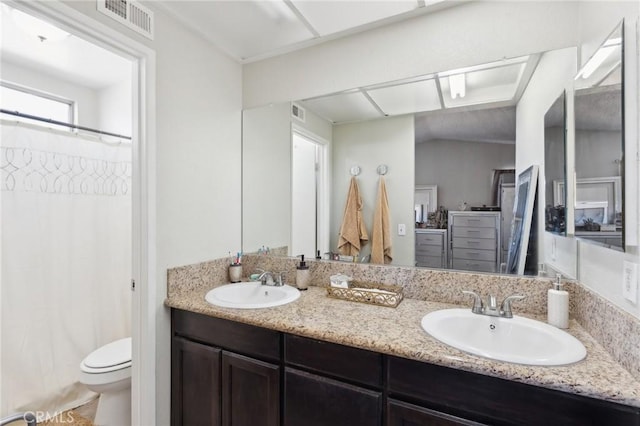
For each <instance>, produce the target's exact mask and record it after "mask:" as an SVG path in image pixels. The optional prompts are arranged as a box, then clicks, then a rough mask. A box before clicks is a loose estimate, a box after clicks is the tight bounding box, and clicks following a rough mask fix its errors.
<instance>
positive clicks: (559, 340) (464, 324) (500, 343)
mask: <svg viewBox="0 0 640 426" xmlns="http://www.w3.org/2000/svg"><path fill="white" fill-rule="evenodd" d="M422 328H423V329H424V330H425V331H426V332H427V333H429V334H430V335H431V336H433V337H435V338H436V339H438V340H440V341H441V342H443V343H446V344H447V345H450V346H453V347H454V348H457V349H460V350H462V351H465V352H469V353H471V354H474V355H479V356H483V357H486V358H491V359H495V360H500V361H506V362H512V363H516V364H527V365H564V364H571V363H574V362H578V361H580V360H581V359H583V358H584V357H585V356H586V355H587V350H586V349H585V347H584V345H583V344H582V343H580V341H579V340H578V339H576V338H575V337H573V336H572V335H570V334H569V333H566V332H564V331H562V330H560V329H558V328H556V327H553V326H551V325H549V324H546V323H543V322H540V321H535V320H532V319H529V318H523V317H519V316H514V317H513V318H498V317H490V316H487V315H478V314H474V313H473V312H471V309H443V310H440V311H435V312H431V313H429V314H427V315H425V316H424V317H423V318H422Z"/></svg>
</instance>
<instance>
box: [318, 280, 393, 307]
mask: <svg viewBox="0 0 640 426" xmlns="http://www.w3.org/2000/svg"><path fill="white" fill-rule="evenodd" d="M327 295H328V296H329V297H333V298H336V299H342V300H348V301H350V302H360V303H368V304H370V305H378V306H388V307H390V308H395V307H396V306H398V304H399V303H400V302H401V301H402V299H403V298H404V294H403V292H402V287H400V286H398V285H390V284H377V283H367V282H357V281H354V282H352V283H351V287H350V288H340V287H332V286H328V287H327Z"/></svg>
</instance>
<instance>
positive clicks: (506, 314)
mask: <svg viewBox="0 0 640 426" xmlns="http://www.w3.org/2000/svg"><path fill="white" fill-rule="evenodd" d="M462 292H463V293H464V294H468V295H470V296H473V307H472V308H471V312H473V313H474V314H478V315H488V316H491V317H500V318H513V312H512V311H511V302H512V301H514V300H522V299H524V296H520V295H517V294H514V295H511V296H508V297H506V298H505V299H504V300H503V301H502V303H501V304H500V308H498V304H497V302H496V297H495V296H494V295H492V294H490V295H489V296H488V297H487V306H485V304H484V303H483V302H482V299H481V298H480V296H479V295H478V294H477V293H475V292H473V291H467V290H462Z"/></svg>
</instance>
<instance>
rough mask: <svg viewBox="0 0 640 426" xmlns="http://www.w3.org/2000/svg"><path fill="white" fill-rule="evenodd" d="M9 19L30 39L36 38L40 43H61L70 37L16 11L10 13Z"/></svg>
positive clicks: (48, 24) (45, 23)
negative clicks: (30, 37)
mask: <svg viewBox="0 0 640 426" xmlns="http://www.w3.org/2000/svg"><path fill="white" fill-rule="evenodd" d="M11 17H12V19H13V21H14V22H15V23H16V25H17V26H18V27H19V28H20V29H21V30H23V31H24V32H25V33H27V34H28V35H30V36H32V37H37V38H38V39H40V41H42V42H44V41H61V40H64V39H65V38H67V37H68V36H69V35H70V34H69V33H68V32H66V31H63V30H61V29H60V28H58V27H56V26H54V25H51V24H50V23H48V22H45V21H43V20H41V19H38V18H36V17H34V16H31V15H29V14H27V13H24V12H23V11H21V10H18V9H13V10H12V11H11Z"/></svg>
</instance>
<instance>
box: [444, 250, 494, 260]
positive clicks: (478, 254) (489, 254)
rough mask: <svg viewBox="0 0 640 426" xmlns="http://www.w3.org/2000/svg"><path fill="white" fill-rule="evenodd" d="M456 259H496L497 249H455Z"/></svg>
mask: <svg viewBox="0 0 640 426" xmlns="http://www.w3.org/2000/svg"><path fill="white" fill-rule="evenodd" d="M453 258H454V259H467V260H488V261H492V262H495V261H496V250H495V248H494V249H493V250H474V249H460V248H454V249H453Z"/></svg>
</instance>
